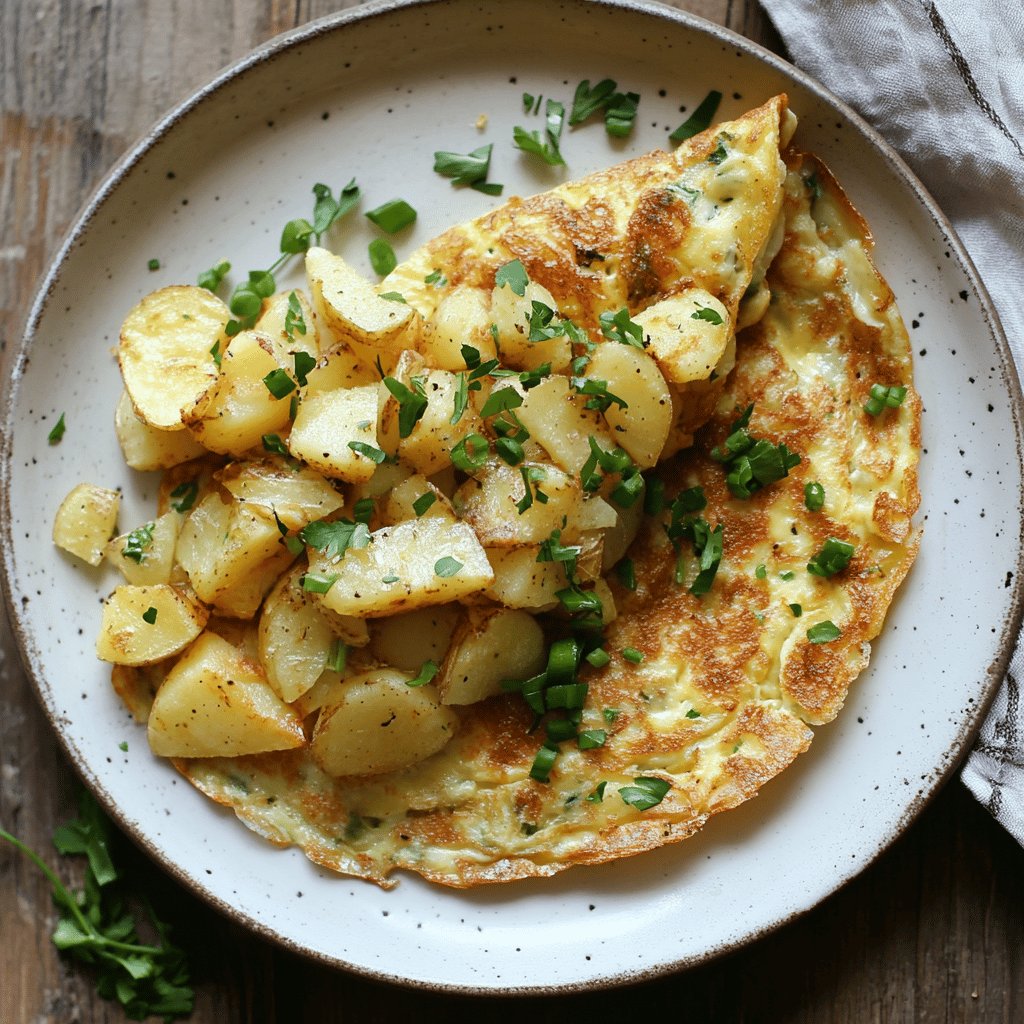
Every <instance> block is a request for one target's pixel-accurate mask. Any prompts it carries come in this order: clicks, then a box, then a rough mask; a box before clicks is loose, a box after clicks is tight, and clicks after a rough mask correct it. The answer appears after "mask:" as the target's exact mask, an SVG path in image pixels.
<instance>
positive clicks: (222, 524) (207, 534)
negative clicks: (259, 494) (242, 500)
mask: <svg viewBox="0 0 1024 1024" xmlns="http://www.w3.org/2000/svg"><path fill="white" fill-rule="evenodd" d="M280 539H281V534H280V533H279V531H278V529H277V527H276V526H275V525H274V523H273V522H269V523H268V522H267V521H266V520H265V519H264V518H263V517H262V516H258V515H255V514H254V513H252V512H250V511H249V510H248V509H246V508H245V507H244V506H242V505H239V504H238V503H237V502H233V501H225V500H224V499H223V498H222V497H221V496H220V494H218V493H213V494H209V495H207V496H206V497H205V498H204V499H203V500H202V501H201V502H199V504H198V505H196V506H195V508H193V509H192V511H191V512H190V513H189V515H188V518H187V519H186V520H185V522H184V524H183V525H182V527H181V532H180V533H179V534H178V547H177V550H176V552H175V557H176V558H177V560H178V562H180V563H181V565H182V567H183V568H184V569H185V571H186V572H187V573H188V576H189V579H190V580H191V582H192V586H193V588H194V589H195V592H196V593H197V594H198V595H199V597H200V598H201V599H202V600H204V601H206V602H207V603H208V604H212V603H213V602H214V601H215V600H217V598H218V597H219V596H220V595H221V594H223V593H225V592H226V591H228V590H229V589H231V588H232V587H236V586H239V585H240V584H242V582H243V581H245V580H246V578H247V577H248V576H249V574H250V573H251V572H252V571H253V570H255V569H256V568H257V567H258V566H260V565H261V564H262V563H263V562H265V561H266V560H267V559H268V558H271V557H272V556H274V555H277V554H278V553H279V551H281V550H282V549H281V545H280Z"/></svg>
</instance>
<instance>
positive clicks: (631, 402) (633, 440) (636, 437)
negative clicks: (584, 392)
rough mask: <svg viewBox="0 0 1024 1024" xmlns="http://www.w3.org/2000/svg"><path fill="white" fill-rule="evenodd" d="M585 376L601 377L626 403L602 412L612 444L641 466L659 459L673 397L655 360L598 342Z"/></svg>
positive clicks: (630, 347) (612, 406)
mask: <svg viewBox="0 0 1024 1024" xmlns="http://www.w3.org/2000/svg"><path fill="white" fill-rule="evenodd" d="M586 373H587V377H588V378H589V379H591V380H603V381H605V382H606V383H607V385H608V391H609V392H610V393H611V394H613V395H615V396H616V397H617V398H621V399H622V401H624V402H625V403H626V408H622V407H621V406H619V405H618V404H616V403H613V404H611V405H609V406H608V408H607V409H606V410H605V412H604V418H605V422H606V423H607V424H608V426H609V427H610V428H611V432H612V436H613V437H614V438H615V443H616V444H618V445H619V446H621V447H622V448H625V450H626V451H627V452H628V453H629V455H630V457H631V458H632V459H633V461H634V462H635V463H636V464H637V466H639V468H640V469H650V467H651V466H653V465H654V464H655V463H656V462H657V461H658V456H659V455H660V454H661V450H662V448H664V447H665V440H666V439H667V437H668V430H669V427H670V426H671V424H672V397H671V395H670V394H669V390H668V385H667V384H666V383H665V378H664V377H663V376H662V374H661V370H659V369H658V365H657V363H655V361H654V360H653V359H652V358H651V357H650V356H649V355H647V353H646V352H641V351H640V350H639V349H636V348H633V347H632V346H630V345H620V344H618V343H617V342H611V341H609V342H605V343H604V344H603V345H598V347H597V350H596V351H595V352H594V354H593V355H592V356H591V358H590V364H589V365H588V366H587V371H586Z"/></svg>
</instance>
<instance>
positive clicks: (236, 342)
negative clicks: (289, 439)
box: [183, 331, 291, 456]
mask: <svg viewBox="0 0 1024 1024" xmlns="http://www.w3.org/2000/svg"><path fill="white" fill-rule="evenodd" d="M279 369H280V368H279V367H278V365H277V360H276V359H275V358H274V356H273V355H272V346H271V344H270V342H269V341H268V340H267V339H266V338H264V337H263V336H262V335H260V334H257V333H256V332H255V331H241V332H240V333H239V334H236V335H235V337H234V338H232V339H231V344H230V345H229V346H228V350H227V352H225V353H224V356H223V358H222V359H221V367H220V374H219V375H218V377H217V379H216V380H215V381H214V382H213V383H212V384H211V385H210V387H209V388H207V390H206V391H205V392H204V393H203V394H202V396H201V397H200V398H198V399H197V400H196V403H195V405H194V406H193V407H192V409H190V410H187V411H186V412H185V413H184V414H183V415H184V421H185V423H186V425H187V426H188V428H189V430H190V431H191V433H192V436H193V437H195V438H196V440H197V441H199V442H200V443H201V444H202V445H203V447H204V448H209V450H210V451H212V452H219V453H221V454H222V455H236V456H237V455H244V454H245V453H246V452H248V451H250V450H251V449H253V448H258V447H260V441H261V438H262V437H263V435H264V434H275V433H277V432H278V431H280V430H283V429H284V428H285V427H287V426H288V422H289V420H290V418H291V417H290V415H289V413H290V408H291V402H290V400H289V398H288V396H287V395H286V396H285V397H284V398H276V397H275V396H274V395H273V394H271V392H270V389H269V388H268V387H267V385H266V384H265V383H264V378H265V377H266V376H267V375H268V374H270V373H274V372H275V371H278V370H279Z"/></svg>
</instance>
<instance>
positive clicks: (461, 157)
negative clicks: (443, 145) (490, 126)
mask: <svg viewBox="0 0 1024 1024" xmlns="http://www.w3.org/2000/svg"><path fill="white" fill-rule="evenodd" d="M493 148H494V145H493V143H488V145H486V146H480V147H479V148H478V149H474V150H473V151H472V152H471V153H466V154H463V153H452V152H449V151H447V150H438V151H437V152H436V153H435V154H434V170H435V171H437V173H438V174H443V175H444V176H445V177H446V178H451V179H452V184H453V185H469V187H470V188H473V189H476V191H477V192H484V193H485V194H487V195H489V196H500V195H501V193H502V190H503V188H504V186H503V185H498V184H496V183H493V182H489V181H487V172H488V170H489V169H490V166H491V150H492V149H493Z"/></svg>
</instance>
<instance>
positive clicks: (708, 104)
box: [669, 89, 722, 142]
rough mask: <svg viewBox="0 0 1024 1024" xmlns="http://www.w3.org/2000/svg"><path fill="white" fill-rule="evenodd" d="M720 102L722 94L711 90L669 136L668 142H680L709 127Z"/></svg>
mask: <svg viewBox="0 0 1024 1024" xmlns="http://www.w3.org/2000/svg"><path fill="white" fill-rule="evenodd" d="M721 102H722V94H721V93H720V92H719V91H718V90H717V89H712V90H711V92H709V93H708V94H707V96H705V97H704V99H702V100H701V101H700V103H699V104H698V105H697V109H696V110H695V111H694V112H693V113H692V114H691V115H690V116H689V117H688V118H687V119H686V120H685V121H684V122H683V123H682V124H681V125H680V126H679V127H678V128H677V129H676V130H675V131H674V132H673V133H672V134H671V135H670V136H669V141H670V142H682V141H683V140H684V139H689V138H692V137H693V136H694V135H698V134H699V133H700V132H702V131H705V130H706V129H707V128H709V127H710V125H711V121H712V119H713V118H714V116H715V113H716V112H717V110H718V104H719V103H721Z"/></svg>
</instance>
